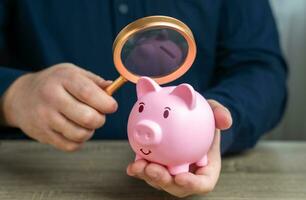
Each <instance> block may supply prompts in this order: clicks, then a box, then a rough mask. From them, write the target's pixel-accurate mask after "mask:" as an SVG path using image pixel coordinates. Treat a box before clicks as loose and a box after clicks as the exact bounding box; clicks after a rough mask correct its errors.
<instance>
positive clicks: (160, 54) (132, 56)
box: [121, 28, 188, 78]
mask: <svg viewBox="0 0 306 200" xmlns="http://www.w3.org/2000/svg"><path fill="white" fill-rule="evenodd" d="M187 53H188V43H187V41H186V40H185V38H184V37H183V36H182V35H181V34H180V33H179V32H177V31H176V30H173V29H169V28H154V29H146V30H143V31H140V32H138V33H136V34H134V35H132V36H131V37H130V38H129V39H128V40H127V41H126V43H125V44H124V45H123V48H122V51H121V60H122V63H123V65H124V66H125V67H126V69H127V70H128V71H130V72H131V73H133V74H135V75H137V76H150V77H153V78H154V77H162V76H166V75H169V74H171V73H173V72H174V71H176V70H177V69H178V68H180V66H181V65H182V63H183V62H184V61H185V59H186V57H187Z"/></svg>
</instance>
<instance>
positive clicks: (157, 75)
mask: <svg viewBox="0 0 306 200" xmlns="http://www.w3.org/2000/svg"><path fill="white" fill-rule="evenodd" d="M195 56H196V44H195V41H194V37H193V34H192V32H191V30H190V29H189V27H188V26H187V25H186V24H184V23H183V22H181V21H179V20H178V19H175V18H172V17H168V16H149V17H144V18H141V19H138V20H136V21H134V22H132V23H130V24H128V25H127V26H126V27H124V28H123V29H122V30H121V31H120V33H119V34H118V35H117V37H116V39H115V41H114V43H113V59H114V64H115V67H116V69H117V71H118V72H119V74H120V76H119V78H117V79H116V80H115V81H114V82H113V83H112V84H111V85H109V86H108V87H107V88H106V92H107V94H109V95H112V94H113V93H114V92H115V91H116V90H117V89H118V88H120V87H121V86H122V85H123V84H124V83H125V82H127V81H131V82H133V83H137V81H138V79H139V78H140V77H142V76H147V77H150V78H152V79H153V80H155V81H156V82H157V83H158V84H165V83H169V82H171V81H173V80H175V79H177V78H179V77H180V76H182V75H183V74H184V73H185V72H186V71H187V70H188V69H189V68H190V67H191V65H192V63H193V61H194V59H195Z"/></svg>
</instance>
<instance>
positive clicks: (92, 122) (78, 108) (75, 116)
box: [56, 91, 105, 130]
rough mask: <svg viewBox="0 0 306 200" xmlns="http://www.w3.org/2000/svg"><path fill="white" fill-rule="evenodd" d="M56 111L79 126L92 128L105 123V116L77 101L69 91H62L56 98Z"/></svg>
mask: <svg viewBox="0 0 306 200" xmlns="http://www.w3.org/2000/svg"><path fill="white" fill-rule="evenodd" d="M56 101H57V102H56V105H57V106H58V108H57V109H58V111H59V112H60V113H61V114H63V115H64V116H65V117H66V118H67V119H69V120H71V121H73V122H74V123H76V124H78V125H79V126H81V127H83V128H86V129H90V130H94V129H97V128H99V127H101V126H103V124H104V123H105V116H104V115H102V114H101V113H99V112H97V111H96V110H95V109H93V108H91V107H90V106H88V105H85V104H84V103H82V102H79V101H77V100H76V99H75V98H74V97H72V96H71V95H70V94H69V93H67V92H65V91H63V92H62V95H61V98H58V99H57V100H56Z"/></svg>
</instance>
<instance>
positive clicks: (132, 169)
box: [127, 160, 148, 179]
mask: <svg viewBox="0 0 306 200" xmlns="http://www.w3.org/2000/svg"><path fill="white" fill-rule="evenodd" d="M147 164H148V162H147V161H145V160H137V161H135V162H134V163H131V164H129V166H128V168H127V174H128V175H130V176H135V177H137V178H141V179H143V178H144V169H145V167H146V166H147Z"/></svg>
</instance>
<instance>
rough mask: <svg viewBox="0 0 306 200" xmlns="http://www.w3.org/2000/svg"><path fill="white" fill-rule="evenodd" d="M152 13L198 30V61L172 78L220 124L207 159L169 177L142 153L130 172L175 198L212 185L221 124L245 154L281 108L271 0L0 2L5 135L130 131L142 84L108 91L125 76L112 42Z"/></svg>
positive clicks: (69, 137) (66, 136) (74, 141)
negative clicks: (189, 88)
mask: <svg viewBox="0 0 306 200" xmlns="http://www.w3.org/2000/svg"><path fill="white" fill-rule="evenodd" d="M149 15H168V16H172V17H175V18H178V19H180V20H181V21H183V22H185V23H186V24H187V25H188V26H189V27H190V28H191V30H192V31H193V33H194V36H195V40H196V42H197V46H198V54H197V58H196V61H195V63H194V64H193V66H192V68H191V69H190V70H189V71H188V72H187V73H186V74H185V75H184V76H183V77H182V78H180V79H179V80H177V81H175V82H173V83H171V84H173V85H175V84H178V83H182V82H187V83H189V84H191V85H193V86H194V88H195V89H196V90H197V91H200V92H201V93H202V94H203V95H204V96H205V97H206V98H207V99H210V100H209V102H210V105H211V106H212V108H213V111H214V114H215V119H216V126H217V130H216V135H215V141H214V144H213V145H212V147H211V151H210V154H209V160H210V162H209V164H208V166H207V167H204V168H199V169H195V171H194V173H185V174H181V175H178V176H175V177H172V176H170V174H169V173H168V172H167V170H166V169H165V168H164V167H163V166H159V165H156V164H152V163H147V162H146V161H144V160H140V161H137V162H135V163H132V164H130V165H129V166H128V168H127V173H128V174H129V175H132V176H136V177H139V178H141V179H144V180H145V181H146V182H147V183H149V184H150V185H152V186H153V187H156V188H159V189H164V190H166V191H167V192H169V193H171V194H173V195H176V196H181V197H182V196H186V195H190V194H203V193H207V192H209V191H211V190H212V189H213V187H214V185H215V184H216V182H217V180H218V176H219V173H220V147H219V142H220V135H219V130H220V129H221V130H225V129H228V128H229V127H231V128H230V129H228V130H227V131H226V133H224V134H222V141H221V144H222V145H221V149H222V152H223V153H233V152H239V151H242V150H245V149H248V148H251V147H253V146H254V145H255V144H256V142H257V140H258V139H259V137H260V136H261V135H262V134H263V133H265V132H267V131H268V130H270V129H271V128H273V127H274V126H275V125H276V124H277V122H278V121H279V120H280V118H281V116H282V113H283V110H284V105H285V100H286V74H287V71H286V65H285V63H284V60H283V58H282V55H281V51H280V47H279V41H278V35H277V30H276V26H275V22H274V19H273V16H272V12H271V9H270V6H269V3H268V1H267V0H258V1H251V0H246V1H239V0H232V1H226V0H206V1H200V0H193V1H184V0H180V1H176V0H167V1H141V0H133V1H99V0H93V1H85V0H67V1H61V0H50V1H35V0H19V1H18V0H15V1H12V0H1V1H0V27H1V29H0V31H1V32H0V51H1V52H0V56H1V57H0V62H1V63H0V66H1V67H0V95H1V123H2V127H3V130H1V132H0V137H1V138H25V136H28V137H31V138H33V139H35V140H37V141H40V142H42V143H47V144H50V145H53V146H54V147H56V148H58V149H61V150H65V151H74V150H77V149H79V148H80V147H81V146H82V144H83V143H84V142H85V141H87V140H88V139H90V138H92V137H93V138H96V139H102V138H104V139H109V138H118V139H121V138H126V123H127V116H128V113H129V110H130V109H131V107H132V104H133V103H134V102H135V100H136V95H135V87H134V85H132V84H127V85H125V86H124V87H123V88H121V89H120V90H119V91H118V92H117V93H116V94H115V95H114V98H113V97H110V96H108V95H107V94H106V93H105V92H104V88H105V87H107V85H109V84H110V83H111V81H106V80H113V79H114V78H115V77H116V76H118V74H117V72H116V70H115V69H114V67H113V62H112V42H113V40H114V38H115V36H116V34H117V33H118V32H119V31H120V30H121V29H122V28H123V27H124V26H125V25H127V24H128V23H130V22H132V21H134V20H136V19H138V18H141V17H144V16H149ZM70 63H73V64H70ZM101 77H103V78H101ZM117 102H118V103H117ZM118 105H119V107H120V108H119V109H117V106H118ZM116 110H117V111H116ZM115 111H116V112H115ZM114 112H115V113H114ZM111 113H114V114H111ZM106 115H107V123H105V119H106ZM232 122H233V124H232ZM231 124H232V126H231ZM102 126H103V128H101V127H102ZM12 127H13V128H18V129H21V130H22V131H23V132H24V134H22V133H21V132H18V131H17V130H16V129H13V128H12ZM94 132H95V133H94Z"/></svg>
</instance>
